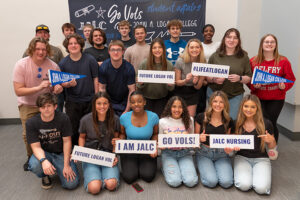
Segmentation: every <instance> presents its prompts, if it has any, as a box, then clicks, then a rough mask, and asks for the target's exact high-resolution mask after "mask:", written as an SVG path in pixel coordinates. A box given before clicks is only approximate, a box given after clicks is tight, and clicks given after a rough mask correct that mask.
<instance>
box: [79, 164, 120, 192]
mask: <svg viewBox="0 0 300 200" xmlns="http://www.w3.org/2000/svg"><path fill="white" fill-rule="evenodd" d="M82 170H83V177H84V188H85V189H86V191H88V187H87V186H88V184H89V183H90V182H91V181H93V180H100V181H101V182H102V188H104V187H105V182H104V180H107V179H112V178H115V179H117V181H118V185H119V183H120V173H119V168H118V165H115V166H114V167H105V166H101V165H95V164H91V163H86V162H82Z"/></svg>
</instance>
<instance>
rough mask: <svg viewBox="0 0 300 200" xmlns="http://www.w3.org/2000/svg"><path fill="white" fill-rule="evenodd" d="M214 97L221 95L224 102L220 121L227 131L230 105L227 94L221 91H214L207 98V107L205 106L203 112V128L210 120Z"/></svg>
mask: <svg viewBox="0 0 300 200" xmlns="http://www.w3.org/2000/svg"><path fill="white" fill-rule="evenodd" d="M216 97H221V98H222V100H223V103H224V109H223V111H222V122H223V124H224V128H225V132H226V133H227V132H228V126H229V122H230V115H229V109H230V106H229V102H228V98H227V95H226V94H225V93H224V92H222V91H215V92H214V93H213V94H212V95H211V96H210V98H209V102H208V107H207V108H206V111H205V113H204V120H203V130H205V128H206V126H207V124H208V123H209V122H210V121H211V116H212V113H213V109H212V103H213V100H214V99H215V98H216Z"/></svg>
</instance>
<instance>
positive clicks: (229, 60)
mask: <svg viewBox="0 0 300 200" xmlns="http://www.w3.org/2000/svg"><path fill="white" fill-rule="evenodd" d="M208 63H209V64H218V65H229V66H230V70H229V74H237V75H240V76H249V77H251V76H252V72H251V67H250V62H249V57H248V56H247V53H246V52H245V53H244V56H243V57H241V58H237V57H236V56H235V55H230V56H227V55H225V56H222V57H221V56H219V53H218V52H215V53H214V54H213V55H211V57H210V58H209V61H208ZM208 86H209V87H210V88H211V89H212V90H213V91H216V90H221V91H223V92H225V94H227V96H228V98H232V97H235V96H238V95H240V94H243V93H244V92H245V90H244V88H243V83H241V82H235V83H233V82H230V81H229V80H228V79H225V81H224V82H223V84H216V83H209V84H208Z"/></svg>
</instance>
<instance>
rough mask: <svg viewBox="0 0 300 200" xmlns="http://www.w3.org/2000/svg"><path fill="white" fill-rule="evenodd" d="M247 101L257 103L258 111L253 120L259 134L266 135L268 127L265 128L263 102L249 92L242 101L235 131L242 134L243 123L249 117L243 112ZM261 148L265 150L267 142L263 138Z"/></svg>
mask: <svg viewBox="0 0 300 200" xmlns="http://www.w3.org/2000/svg"><path fill="white" fill-rule="evenodd" d="M247 101H253V102H254V103H255V105H256V107H257V110H256V113H255V115H254V117H253V120H254V122H255V124H256V128H255V129H256V132H257V133H258V135H264V134H265V132H266V129H265V122H264V118H263V114H262V109H261V104H260V101H259V99H258V97H257V96H255V95H253V94H248V95H246V96H244V98H243V100H242V101H241V104H240V107H239V112H238V116H237V120H236V125H235V133H236V134H242V132H243V125H244V123H245V121H246V119H247V118H246V116H245V114H244V112H243V106H244V104H245V103H246V102H247ZM260 150H261V151H262V152H264V151H265V143H264V141H263V140H261V143H260Z"/></svg>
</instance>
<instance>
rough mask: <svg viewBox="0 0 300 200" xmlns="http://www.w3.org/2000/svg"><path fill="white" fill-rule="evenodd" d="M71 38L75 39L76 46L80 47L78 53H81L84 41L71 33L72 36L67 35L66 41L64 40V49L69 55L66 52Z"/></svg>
mask: <svg viewBox="0 0 300 200" xmlns="http://www.w3.org/2000/svg"><path fill="white" fill-rule="evenodd" d="M71 38H75V39H76V41H77V42H78V44H79V45H80V51H81V52H82V50H83V47H84V39H83V38H82V37H81V36H80V35H79V34H77V33H73V34H71V35H68V36H67V37H66V39H65V40H64V42H63V45H64V47H65V48H66V51H67V52H68V53H70V52H69V50H68V46H69V42H70V39H71Z"/></svg>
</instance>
